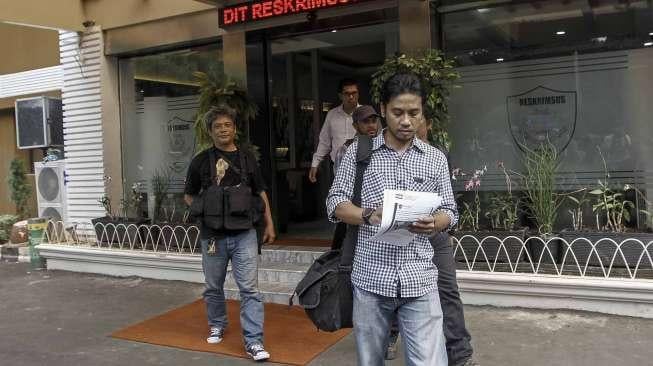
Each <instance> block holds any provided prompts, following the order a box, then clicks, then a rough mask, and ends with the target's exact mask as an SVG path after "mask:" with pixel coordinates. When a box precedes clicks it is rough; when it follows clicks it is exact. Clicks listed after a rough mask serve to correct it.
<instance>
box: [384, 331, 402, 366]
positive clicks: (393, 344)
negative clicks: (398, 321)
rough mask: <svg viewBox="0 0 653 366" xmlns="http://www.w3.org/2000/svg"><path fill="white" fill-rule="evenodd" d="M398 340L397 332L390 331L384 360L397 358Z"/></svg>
mask: <svg viewBox="0 0 653 366" xmlns="http://www.w3.org/2000/svg"><path fill="white" fill-rule="evenodd" d="M398 340H399V332H398V331H396V330H391V331H390V336H389V339H388V348H386V349H385V359H386V360H388V361H390V360H394V359H395V358H397V341H398Z"/></svg>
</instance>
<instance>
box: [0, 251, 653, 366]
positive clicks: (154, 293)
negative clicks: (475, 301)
mask: <svg viewBox="0 0 653 366" xmlns="http://www.w3.org/2000/svg"><path fill="white" fill-rule="evenodd" d="M201 291H202V286H200V285H197V284H190V283H185V282H166V281H154V280H143V279H139V278H111V277H104V276H96V275H87V274H76V273H68V272H59V271H31V270H30V267H29V265H28V264H22V263H21V264H19V263H8V262H0V365H11V366H23V365H25V366H27V365H29V366H36V365H39V366H41V365H52V366H64V365H65V366H69V365H92V366H103V365H121V366H123V365H193V366H201V365H249V364H252V362H250V361H248V360H242V359H236V358H230V357H218V356H215V355H213V354H206V353H201V352H190V351H183V350H178V349H174V348H167V347H158V346H152V345H147V344H140V343H135V342H128V341H122V340H115V339H112V338H109V337H107V335H108V334H110V333H111V332H112V331H114V330H117V329H120V328H122V327H124V326H126V325H129V324H132V323H134V322H137V321H140V320H143V319H146V318H149V317H151V316H153V315H156V314H159V313H162V312H164V311H167V310H169V309H172V308H175V307H177V306H179V305H182V304H185V303H188V302H190V301H192V300H194V299H196V298H198V297H199V296H200V294H201ZM561 301H562V300H561ZM466 315H467V322H468V327H469V328H470V330H471V332H472V335H473V336H474V345H475V347H476V358H477V359H478V361H479V362H480V363H481V365H484V366H493V365H496V366H498V365H501V366H504V365H527V366H539V365H556V366H559V365H574V366H575V365H591V366H602V365H606V366H607V365H610V366H612V365H620V366H627V365H651V364H653V361H652V359H653V320H643V319H637V318H627V317H616V316H605V315H600V314H593V313H583V312H571V311H555V312H553V311H533V310H523V309H497V308H491V307H467V308H466ZM355 364H356V361H355V347H354V342H353V339H352V338H351V336H350V337H347V338H345V339H344V340H342V341H341V342H340V343H338V344H336V345H335V346H334V347H332V348H331V349H330V350H328V351H327V352H325V353H323V354H322V355H321V356H320V357H319V358H318V359H316V360H315V361H314V362H313V363H312V365H324V366H326V365H329V366H331V365H338V366H347V365H355ZM389 364H390V365H402V364H403V363H402V362H401V361H396V362H393V363H389Z"/></svg>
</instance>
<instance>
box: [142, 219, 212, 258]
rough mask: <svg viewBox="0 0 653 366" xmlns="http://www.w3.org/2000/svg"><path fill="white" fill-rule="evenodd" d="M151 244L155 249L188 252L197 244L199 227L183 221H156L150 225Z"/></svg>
mask: <svg viewBox="0 0 653 366" xmlns="http://www.w3.org/2000/svg"><path fill="white" fill-rule="evenodd" d="M154 231H156V232H157V235H156V236H154V235H152V238H153V241H152V243H151V244H152V245H153V246H156V249H157V250H162V249H165V250H166V251H170V252H180V253H181V252H190V251H191V249H192V248H197V247H198V245H199V235H200V228H199V225H196V224H185V223H158V224H156V225H152V230H151V232H152V233H153V234H154ZM148 244H149V242H148Z"/></svg>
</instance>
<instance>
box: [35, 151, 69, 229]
mask: <svg viewBox="0 0 653 366" xmlns="http://www.w3.org/2000/svg"><path fill="white" fill-rule="evenodd" d="M65 166H66V165H65V161H63V160H57V161H50V162H47V163H34V175H35V183H36V200H37V203H38V214H39V217H49V218H51V219H52V220H55V221H65V220H66V205H67V202H66V173H65Z"/></svg>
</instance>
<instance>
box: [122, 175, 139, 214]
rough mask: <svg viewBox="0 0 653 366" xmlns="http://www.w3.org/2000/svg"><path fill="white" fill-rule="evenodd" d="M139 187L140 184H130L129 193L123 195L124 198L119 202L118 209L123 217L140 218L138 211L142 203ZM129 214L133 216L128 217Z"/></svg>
mask: <svg viewBox="0 0 653 366" xmlns="http://www.w3.org/2000/svg"><path fill="white" fill-rule="evenodd" d="M141 186H142V185H141V183H134V184H132V186H131V189H130V190H129V192H127V193H125V197H124V198H123V199H121V200H120V208H121V211H122V214H123V216H124V217H136V218H140V217H141V214H140V211H139V207H140V205H141V202H142V201H143V194H142V193H141ZM130 214H133V216H130Z"/></svg>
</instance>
